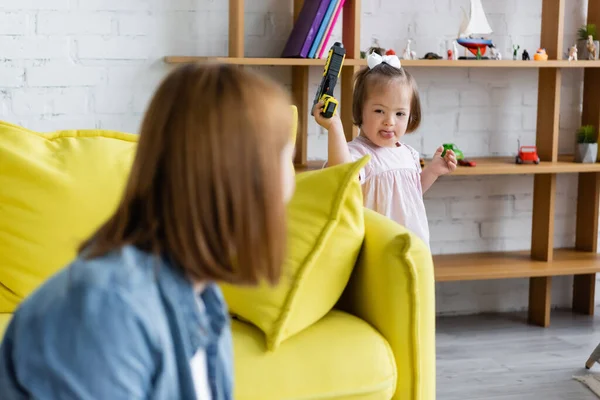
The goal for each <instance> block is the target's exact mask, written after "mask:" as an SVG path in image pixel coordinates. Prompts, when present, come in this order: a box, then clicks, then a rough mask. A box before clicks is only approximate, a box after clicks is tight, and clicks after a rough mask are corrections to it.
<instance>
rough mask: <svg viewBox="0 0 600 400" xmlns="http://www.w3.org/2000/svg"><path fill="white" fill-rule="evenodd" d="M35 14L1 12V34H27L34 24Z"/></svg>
mask: <svg viewBox="0 0 600 400" xmlns="http://www.w3.org/2000/svg"><path fill="white" fill-rule="evenodd" d="M34 19H35V16H34V14H27V13H23V12H0V35H25V34H27V33H28V32H29V31H30V29H31V25H32V24H33V20H34Z"/></svg>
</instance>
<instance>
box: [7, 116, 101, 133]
mask: <svg viewBox="0 0 600 400" xmlns="http://www.w3.org/2000/svg"><path fill="white" fill-rule="evenodd" d="M17 123H18V124H19V125H22V126H24V127H25V128H28V129H31V130H33V131H37V132H53V131H59V130H67V129H95V128H97V127H98V124H97V123H96V118H95V117H94V116H93V115H79V116H78V115H45V116H43V117H36V118H28V119H22V120H20V121H17Z"/></svg>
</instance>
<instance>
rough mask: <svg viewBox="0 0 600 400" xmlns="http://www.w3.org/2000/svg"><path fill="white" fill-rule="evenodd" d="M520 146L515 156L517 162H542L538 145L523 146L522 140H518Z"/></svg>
mask: <svg viewBox="0 0 600 400" xmlns="http://www.w3.org/2000/svg"><path fill="white" fill-rule="evenodd" d="M517 143H518V146H519V154H517V156H516V157H515V162H516V163H517V164H523V163H524V162H526V161H528V162H533V163H534V164H539V163H540V157H539V156H538V153H537V147H536V146H521V142H520V141H518V140H517Z"/></svg>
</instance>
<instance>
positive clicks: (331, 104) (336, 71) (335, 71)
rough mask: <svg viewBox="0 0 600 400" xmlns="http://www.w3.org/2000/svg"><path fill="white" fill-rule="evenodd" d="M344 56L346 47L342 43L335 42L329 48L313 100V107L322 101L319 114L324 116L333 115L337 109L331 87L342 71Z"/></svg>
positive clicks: (336, 102) (332, 87)
mask: <svg viewBox="0 0 600 400" xmlns="http://www.w3.org/2000/svg"><path fill="white" fill-rule="evenodd" d="M344 58H346V49H345V48H344V45H342V44H341V43H339V42H335V43H334V44H333V46H331V48H330V49H329V55H328V56H327V62H326V63H325V70H324V71H323V79H321V84H320V85H319V90H318V91H317V95H316V96H315V101H314V102H313V107H314V106H315V104H317V103H318V102H319V101H323V103H324V105H323V112H321V115H322V116H324V117H325V118H331V117H333V116H334V115H335V112H336V110H337V106H338V101H337V100H336V99H335V98H334V97H333V89H334V88H335V84H336V83H337V80H338V78H339V77H340V73H341V72H342V65H343V64H344Z"/></svg>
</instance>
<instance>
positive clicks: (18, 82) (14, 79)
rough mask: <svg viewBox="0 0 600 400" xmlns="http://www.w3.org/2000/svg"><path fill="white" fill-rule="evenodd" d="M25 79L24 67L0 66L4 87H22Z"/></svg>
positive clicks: (0, 81) (1, 83) (1, 81)
mask: <svg viewBox="0 0 600 400" xmlns="http://www.w3.org/2000/svg"><path fill="white" fill-rule="evenodd" d="M24 80H25V70H24V69H23V68H13V67H5V66H0V85H1V86H2V87H3V88H9V87H11V88H12V87H20V86H22V85H23V82H24Z"/></svg>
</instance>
